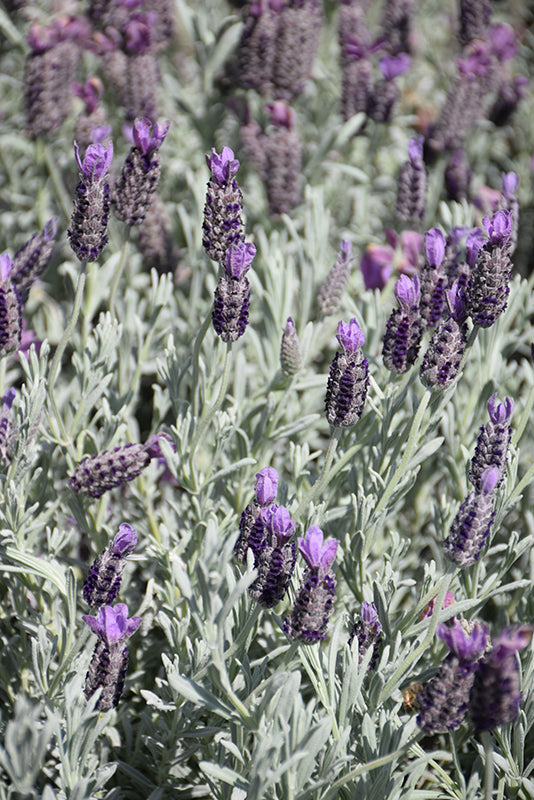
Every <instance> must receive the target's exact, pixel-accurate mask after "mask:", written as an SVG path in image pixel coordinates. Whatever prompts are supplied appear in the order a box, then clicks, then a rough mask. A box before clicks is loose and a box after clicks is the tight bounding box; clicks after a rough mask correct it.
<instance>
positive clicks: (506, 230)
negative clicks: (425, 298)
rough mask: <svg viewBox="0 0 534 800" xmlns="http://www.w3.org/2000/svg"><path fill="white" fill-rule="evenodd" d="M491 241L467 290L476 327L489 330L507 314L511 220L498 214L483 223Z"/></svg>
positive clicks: (479, 256) (480, 256)
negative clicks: (502, 315)
mask: <svg viewBox="0 0 534 800" xmlns="http://www.w3.org/2000/svg"><path fill="white" fill-rule="evenodd" d="M483 225H484V229H485V231H486V234H487V235H488V240H487V241H486V243H485V244H484V246H483V247H482V248H481V249H480V250H479V251H478V256H477V262H476V265H475V266H474V268H473V271H472V273H471V276H470V279H469V282H468V284H467V287H466V292H465V294H466V306H467V311H468V313H469V316H470V317H471V318H472V320H473V323H474V324H475V325H479V326H480V327H481V328H489V327H490V326H491V325H493V324H494V322H496V320H497V319H498V318H499V317H500V315H501V314H502V313H503V312H504V311H505V309H506V306H507V303H508V295H509V293H510V286H509V284H510V278H511V274H512V264H511V262H510V251H511V243H510V236H511V233H512V217H511V214H510V212H509V211H503V210H501V211H497V212H496V214H494V215H493V217H492V218H491V219H490V218H489V217H488V216H486V217H484V220H483Z"/></svg>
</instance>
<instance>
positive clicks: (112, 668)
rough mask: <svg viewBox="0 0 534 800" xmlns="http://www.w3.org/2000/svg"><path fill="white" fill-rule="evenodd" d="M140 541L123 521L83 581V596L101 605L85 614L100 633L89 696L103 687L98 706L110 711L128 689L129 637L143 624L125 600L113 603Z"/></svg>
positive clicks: (93, 604) (87, 689)
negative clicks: (129, 559) (126, 686)
mask: <svg viewBox="0 0 534 800" xmlns="http://www.w3.org/2000/svg"><path fill="white" fill-rule="evenodd" d="M136 544H137V531H136V530H135V528H132V527H131V525H128V524H127V523H123V524H122V525H120V527H119V530H118V533H117V534H116V536H115V537H114V539H113V540H112V541H111V542H110V543H109V545H108V546H107V547H106V548H105V549H104V550H102V552H101V553H100V555H99V556H97V558H96V559H95V560H94V562H93V563H92V565H91V567H90V568H89V572H88V574H87V577H86V579H85V583H84V585H83V590H82V591H83V599H84V600H85V602H86V603H87V605H88V606H91V608H93V609H98V610H97V614H96V616H91V615H89V614H85V615H84V616H83V620H84V622H85V623H86V624H87V625H88V626H89V628H90V629H91V631H92V632H93V633H95V634H96V635H97V637H98V641H97V643H96V645H95V648H94V651H93V655H92V658H91V662H90V664H89V669H88V671H87V676H86V678H85V689H84V694H85V697H86V698H87V699H88V700H89V699H90V698H91V697H92V696H93V694H94V693H95V692H96V691H97V690H99V689H101V690H102V691H101V694H100V696H99V698H98V701H97V704H96V708H98V709H99V710H100V711H108V710H109V709H110V708H116V707H117V706H118V704H119V700H120V697H121V694H122V691H123V689H124V681H125V678H126V671H127V669H128V645H127V644H126V640H127V639H129V638H130V636H132V634H133V633H135V631H136V630H137V628H138V627H139V625H140V624H141V621H142V620H141V617H130V618H129V619H128V607H127V606H126V605H125V604H124V603H117V604H116V605H115V606H112V603H113V601H114V600H115V598H116V597H117V595H118V593H119V589H120V585H121V581H122V572H123V570H124V566H125V564H126V557H127V556H128V555H130V553H131V552H132V551H133V549H134V547H135V546H136Z"/></svg>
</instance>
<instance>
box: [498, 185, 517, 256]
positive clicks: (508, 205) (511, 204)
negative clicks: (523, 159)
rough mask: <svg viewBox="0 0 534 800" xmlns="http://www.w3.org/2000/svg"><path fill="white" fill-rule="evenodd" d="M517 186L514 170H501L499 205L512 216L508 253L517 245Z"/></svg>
mask: <svg viewBox="0 0 534 800" xmlns="http://www.w3.org/2000/svg"><path fill="white" fill-rule="evenodd" d="M518 188H519V175H517V174H516V173H515V172H503V174H502V200H501V206H502V208H503V209H504V211H508V212H509V213H510V216H511V218H512V230H511V231H510V239H509V243H510V255H511V254H512V253H513V252H514V250H515V248H516V246H517V230H518V227H519V200H518V199H517V190H518Z"/></svg>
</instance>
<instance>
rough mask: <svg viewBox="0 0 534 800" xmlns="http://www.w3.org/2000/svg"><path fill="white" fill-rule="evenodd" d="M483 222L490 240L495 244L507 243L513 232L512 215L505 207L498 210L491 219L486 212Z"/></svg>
mask: <svg viewBox="0 0 534 800" xmlns="http://www.w3.org/2000/svg"><path fill="white" fill-rule="evenodd" d="M482 224H483V225H484V230H485V231H486V233H487V235H488V237H489V240H490V242H491V243H492V244H495V245H502V244H506V242H507V241H508V239H509V238H510V234H511V233H512V215H511V214H510V212H509V211H504V210H503V209H501V210H499V211H497V212H496V213H495V214H494V215H493V217H492V218H491V219H490V218H489V215H488V214H486V216H485V217H484V219H483V220H482Z"/></svg>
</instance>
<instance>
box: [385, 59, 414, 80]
mask: <svg viewBox="0 0 534 800" xmlns="http://www.w3.org/2000/svg"><path fill="white" fill-rule="evenodd" d="M411 63H412V60H411V58H410V56H408V55H406V53H399V55H398V56H384V58H382V59H381V60H380V71H381V72H382V75H383V76H384V78H385V79H386V80H387V81H392V80H394V79H395V78H398V77H399V76H400V75H403V74H404V73H405V72H406V71H407V70H408V69H409V68H410V65H411Z"/></svg>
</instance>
